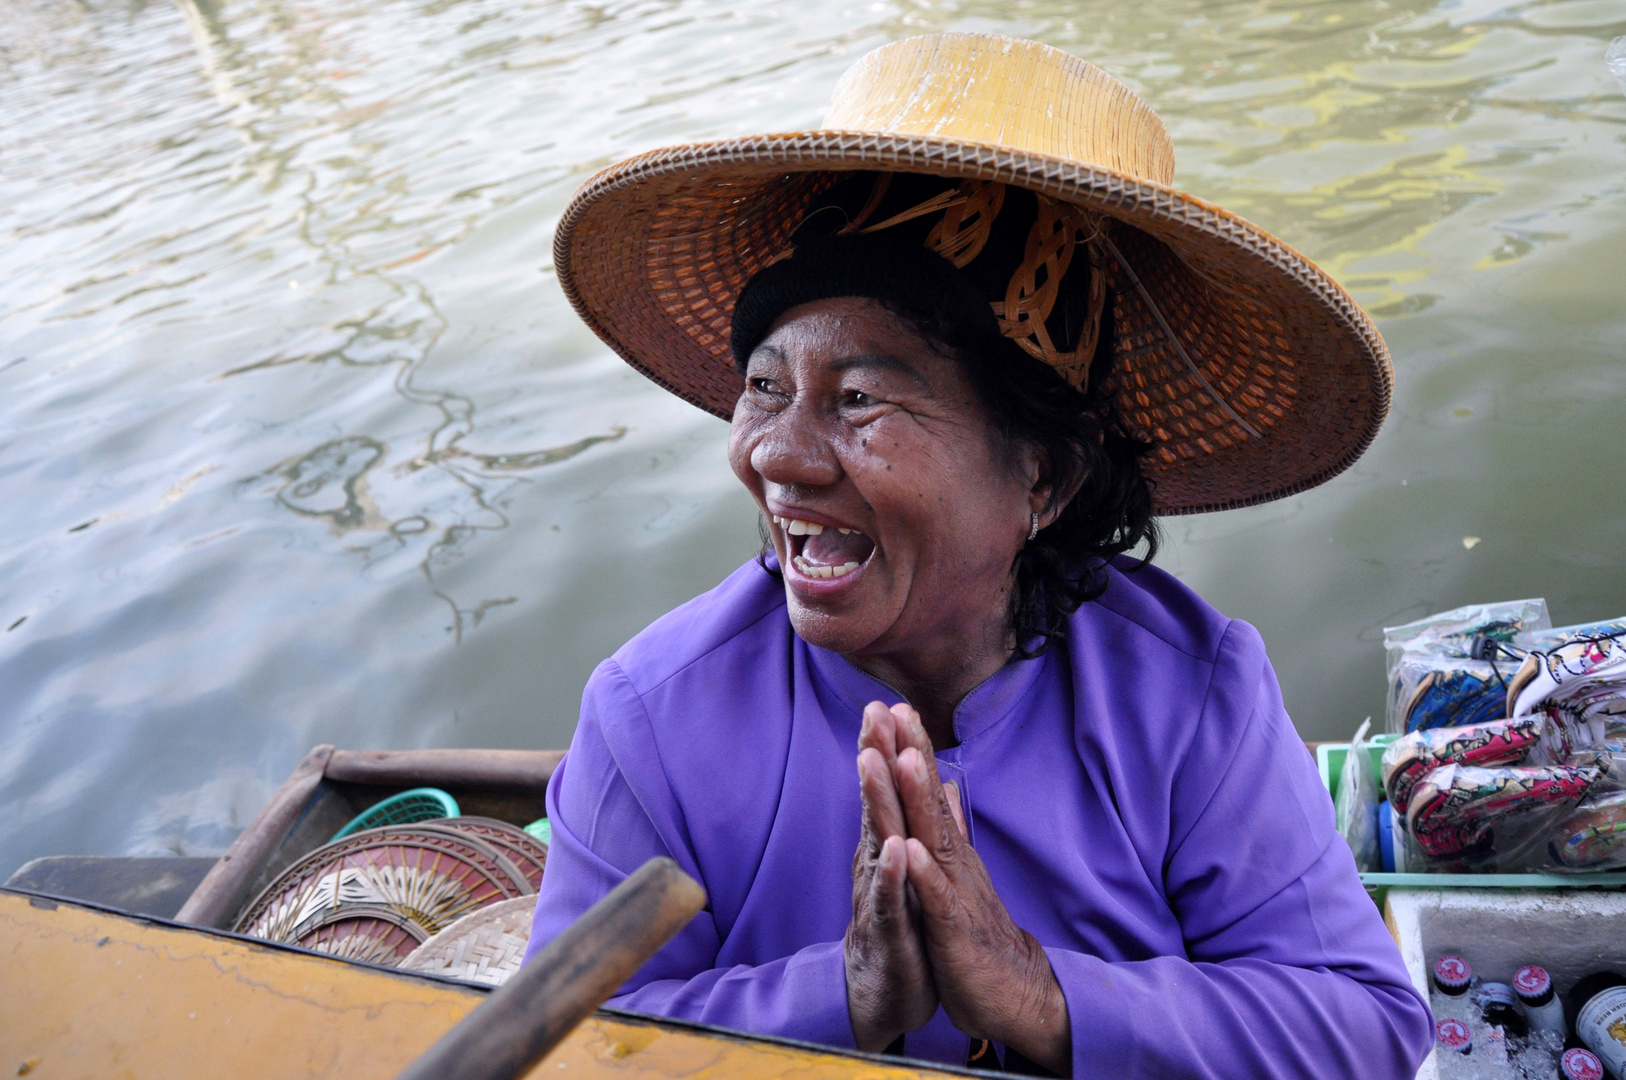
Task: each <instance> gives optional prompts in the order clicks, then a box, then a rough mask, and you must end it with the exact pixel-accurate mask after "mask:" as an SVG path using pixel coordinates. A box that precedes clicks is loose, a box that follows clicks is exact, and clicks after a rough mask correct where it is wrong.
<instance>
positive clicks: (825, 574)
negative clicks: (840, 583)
mask: <svg viewBox="0 0 1626 1080" xmlns="http://www.w3.org/2000/svg"><path fill="white" fill-rule="evenodd" d="M791 562H793V563H795V564H796V569H798V570H800V571H801V572H802V573H803V574H805V575H807V576H808V577H818V578H835V577H846V576H847V575H848V574H850V573H852V572H853V571H854V570H857V569H858V564H857V563H855V562H847V563H842V564H841V565H840V566H814V565H813V564H812V563H810V562H808V561H807V560H806V559H804V558H802V557H801V556H800V555H798V556H796V557H795V558H794V559H792V560H791Z"/></svg>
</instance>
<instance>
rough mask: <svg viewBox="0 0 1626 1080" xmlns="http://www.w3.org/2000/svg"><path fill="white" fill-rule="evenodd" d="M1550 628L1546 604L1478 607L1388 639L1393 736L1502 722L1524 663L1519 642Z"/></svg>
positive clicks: (1391, 632)
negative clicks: (1512, 680)
mask: <svg viewBox="0 0 1626 1080" xmlns="http://www.w3.org/2000/svg"><path fill="white" fill-rule="evenodd" d="M1551 625H1552V623H1551V620H1549V618H1548V616H1547V602H1546V601H1545V600H1540V599H1536V600H1515V601H1511V602H1508V603H1503V604H1475V605H1471V606H1468V607H1461V608H1457V609H1455V610H1453V611H1447V612H1443V613H1441V614H1439V615H1430V616H1429V617H1428V618H1426V619H1420V620H1418V621H1417V622H1413V623H1408V624H1406V625H1405V626H1397V627H1392V628H1390V629H1387V630H1385V631H1384V632H1383V643H1384V646H1385V648H1386V649H1387V650H1388V675H1389V699H1388V703H1387V706H1386V712H1385V724H1386V726H1387V728H1388V730H1389V731H1390V732H1392V733H1396V734H1398V733H1401V732H1407V731H1421V730H1429V729H1432V728H1441V727H1461V726H1463V725H1466V724H1477V723H1483V722H1485V721H1489V720H1499V719H1501V718H1502V717H1505V716H1507V715H1508V713H1507V680H1508V677H1509V676H1510V675H1511V674H1512V672H1513V671H1515V670H1517V668H1518V665H1519V663H1520V662H1521V661H1522V660H1523V658H1524V650H1523V649H1521V648H1519V647H1518V646H1517V645H1516V642H1517V640H1518V639H1519V637H1520V636H1521V635H1525V634H1529V633H1533V632H1536V631H1541V630H1546V629H1549V628H1550V627H1551Z"/></svg>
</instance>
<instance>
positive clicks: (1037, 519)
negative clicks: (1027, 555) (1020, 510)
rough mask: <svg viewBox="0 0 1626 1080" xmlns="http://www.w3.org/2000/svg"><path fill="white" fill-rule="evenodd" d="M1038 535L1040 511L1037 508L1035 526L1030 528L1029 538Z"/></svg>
mask: <svg viewBox="0 0 1626 1080" xmlns="http://www.w3.org/2000/svg"><path fill="white" fill-rule="evenodd" d="M1038 535H1039V512H1038V511H1037V510H1035V511H1034V512H1033V528H1031V529H1029V530H1028V539H1029V540H1033V539H1035V538H1037V537H1038Z"/></svg>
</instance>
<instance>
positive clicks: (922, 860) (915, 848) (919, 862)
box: [903, 836, 931, 869]
mask: <svg viewBox="0 0 1626 1080" xmlns="http://www.w3.org/2000/svg"><path fill="white" fill-rule="evenodd" d="M903 843H904V848H905V849H906V852H907V854H908V858H909V862H910V864H911V865H913V866H918V867H920V868H921V869H925V868H926V865H927V864H928V863H929V862H931V856H930V855H928V854H927V853H926V845H925V844H922V843H921V842H920V841H919V840H916V839H915V838H914V837H912V836H911V837H910V838H909V839H907V840H905V841H904V842H903Z"/></svg>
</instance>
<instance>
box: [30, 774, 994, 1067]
mask: <svg viewBox="0 0 1626 1080" xmlns="http://www.w3.org/2000/svg"><path fill="white" fill-rule="evenodd" d="M562 756H563V755H562V753H560V752H552V751H497V750H425V751H393V752H392V751H378V752H373V751H346V750H335V749H334V748H332V747H330V746H320V747H317V748H316V749H315V750H312V751H311V753H310V754H309V755H307V756H306V758H305V760H304V761H303V762H301V763H300V765H299V767H298V768H297V769H295V770H294V772H293V774H292V775H291V776H290V777H289V778H288V780H287V781H286V782H285V783H284V784H283V785H282V787H281V788H279V789H278V791H277V792H276V794H275V795H273V796H272V798H271V800H270V801H269V802H268V803H267V804H266V806H265V807H264V808H263V809H262V810H261V812H260V814H259V815H258V816H257V817H256V818H255V819H254V821H253V822H252V823H250V825H249V827H248V828H247V829H245V830H244V831H243V833H242V834H241V835H240V836H239V837H238V839H237V841H236V842H235V843H234V844H233V845H232V846H231V848H230V849H229V850H228V851H227V852H226V853H225V855H223V856H222V857H221V858H220V859H219V860H214V861H209V860H192V859H179V858H177V859H173V860H171V859H109V858H102V859H89V858H64V859H57V860H37V861H36V862H35V863H34V864H30V866H29V867H25V868H24V870H23V871H21V872H19V874H18V875H16V876H14V877H13V879H12V882H10V883H8V884H7V886H5V887H3V888H0V957H3V958H4V960H5V972H6V974H5V976H4V979H3V981H0V1068H10V1069H13V1070H15V1072H14V1075H18V1076H39V1077H53V1078H54V1077H75V1078H77V1077H83V1078H87V1080H88V1078H98V1080H100V1078H103V1077H131V1078H145V1077H166V1078H167V1077H174V1076H202V1075H221V1076H230V1077H233V1078H234V1080H254V1078H257V1077H262V1076H263V1077H267V1078H270V1077H277V1078H279V1080H286V1078H290V1077H344V1078H346V1080H366V1078H372V1077H378V1078H381V1080H382V1078H387V1077H395V1076H398V1075H402V1076H406V1075H410V1076H413V1077H420V1076H457V1077H460V1078H473V1077H482V1078H496V1077H498V1076H519V1075H528V1076H531V1077H544V1076H546V1077H553V1076H570V1077H598V1076H604V1077H609V1076H612V1075H613V1076H614V1077H616V1078H617V1080H642V1078H646V1077H647V1078H649V1080H667V1078H675V1077H679V1076H681V1077H683V1078H685V1080H710V1078H723V1077H726V1078H728V1080H752V1078H757V1077H761V1078H762V1080H769V1078H787V1077H794V1076H798V1075H807V1076H812V1075H817V1076H820V1077H828V1078H831V1080H846V1078H851V1080H860V1078H861V1080H925V1078H929V1077H938V1076H951V1075H956V1074H959V1073H962V1072H966V1073H969V1071H967V1070H952V1069H942V1068H938V1067H934V1066H931V1065H926V1064H921V1063H910V1062H903V1061H900V1060H898V1059H882V1058H879V1057H876V1056H871V1055H863V1054H852V1053H843V1052H840V1051H834V1050H830V1049H827V1048H822V1047H815V1046H810V1045H805V1044H799V1043H794V1042H790V1041H786V1040H778V1039H768V1038H758V1037H751V1036H746V1035H741V1034H739V1033H735V1032H727V1031H723V1030H720V1029H714V1028H708V1027H704V1026H701V1025H694V1024H686V1023H682V1022H677V1021H668V1020H658V1019H654V1018H649V1017H641V1016H636V1015H634V1014H630V1013H622V1012H617V1011H614V1010H599V1011H598V1012H596V1013H593V1015H590V1016H589V1015H587V1014H588V1013H592V1012H593V1009H594V1007H595V1006H597V1005H598V1004H599V1003H600V1002H602V1001H603V1000H604V998H605V997H606V996H607V995H608V994H609V993H611V992H612V991H613V989H614V987H615V986H616V985H619V983H620V982H621V981H622V980H624V979H625V977H626V975H627V974H630V973H631V971H632V970H636V968H637V967H638V966H640V965H641V964H642V963H643V959H645V958H647V956H648V955H651V954H652V953H653V952H654V951H655V949H657V948H658V947H659V945H660V944H661V943H662V942H664V941H665V940H666V938H667V937H668V936H669V935H670V934H671V933H675V932H676V930H677V929H678V928H679V927H681V925H682V924H683V923H684V922H686V921H687V919H688V918H689V916H690V915H692V913H693V911H694V910H695V909H696V908H697V907H698V905H699V904H700V903H701V902H703V893H701V892H700V891H699V889H698V887H697V886H695V885H694V884H693V883H692V882H688V879H687V878H683V875H682V874H681V873H680V872H678V871H677V869H676V867H675V866H673V865H672V864H670V863H666V867H667V868H669V869H668V870H666V871H661V870H660V869H659V868H654V864H651V866H650V867H646V868H645V871H652V870H653V873H651V874H646V872H645V871H640V872H639V874H637V875H634V878H635V879H639V878H648V879H650V880H646V881H644V882H643V883H642V884H638V883H636V882H634V881H631V880H629V882H628V883H627V885H624V886H623V888H622V889H619V890H617V893H622V892H624V891H625V892H627V894H628V896H633V900H632V902H631V906H628V904H626V903H623V904H622V905H621V908H620V909H619V911H618V912H616V911H612V912H610V913H609V914H608V915H607V916H604V917H603V918H600V919H599V921H598V923H596V924H595V923H594V919H595V916H596V915H600V914H602V909H607V908H614V907H615V904H614V903H612V901H614V900H615V898H616V894H614V893H613V894H611V897H609V898H606V901H604V902H603V903H601V904H600V905H599V907H597V908H595V909H594V910H593V911H591V912H589V913H588V915H587V916H585V917H584V918H583V920H582V922H580V923H578V924H577V926H576V927H573V928H572V929H571V931H568V932H567V935H566V937H567V938H570V935H572V934H576V935H577V936H576V937H574V938H570V940H568V941H567V940H565V939H563V938H562V939H561V940H560V942H556V943H555V945H556V946H558V947H559V948H558V949H555V950H554V952H555V954H556V955H554V956H553V957H552V959H551V961H550V958H549V957H548V956H546V955H544V956H540V957H538V958H537V961H536V962H534V963H533V964H531V965H527V967H526V968H525V969H523V971H522V972H521V973H520V975H517V976H515V977H514V978H513V979H511V980H510V982H509V983H508V984H507V985H506V986H504V987H503V988H502V989H500V990H496V991H493V990H491V989H490V988H488V987H484V986H477V985H474V984H469V983H461V982H458V981H455V980H451V979H444V978H439V977H436V976H433V975H424V974H416V973H410V972H404V971H401V970H398V969H395V968H388V967H380V966H376V965H372V964H366V963H360V962H357V961H354V960H347V959H342V958H338V957H333V956H327V955H323V954H320V953H315V952H311V951H308V950H305V949H300V948H295V947H292V946H288V945H281V944H276V943H272V942H266V941H261V940H258V939H255V938H250V937H246V936H244V935H241V934H236V933H232V932H230V931H229V930H227V929H225V928H226V927H229V926H231V925H233V924H234V922H235V920H236V918H237V916H238V914H239V913H240V912H241V911H242V910H243V909H244V907H245V906H246V905H247V904H249V902H250V901H251V900H252V899H253V897H254V896H255V895H256V894H257V893H258V892H259V891H260V890H261V889H262V888H264V886H265V885H266V884H268V883H269V882H270V881H271V880H272V879H273V878H275V876H276V875H277V874H278V873H279V872H281V870H282V869H283V868H285V867H287V866H289V865H291V864H292V863H294V862H295V861H296V860H297V859H299V858H300V857H301V856H302V855H304V854H306V853H307V852H309V851H312V850H314V849H315V848H316V847H318V846H319V845H321V844H322V843H324V842H326V840H327V839H328V838H329V837H331V836H332V835H333V833H334V832H335V831H336V830H337V829H338V828H340V827H341V826H343V825H344V824H345V823H346V821H348V820H349V819H350V817H352V816H353V815H354V814H356V813H358V812H360V811H361V810H364V809H366V808H367V807H369V806H371V805H373V804H374V803H376V802H378V801H379V800H381V799H383V798H386V797H388V796H389V795H392V794H395V793H396V792H399V791H402V790H406V789H408V788H413V787H420V786H424V785H432V786H435V787H440V788H443V789H445V790H447V791H449V792H451V793H452V794H453V795H454V796H455V797H456V798H457V800H458V802H459V803H460V805H462V806H463V807H464V808H465V810H467V811H468V812H470V813H477V814H480V815H483V816H488V817H494V818H497V819H499V820H503V821H508V822H510V823H513V824H521V825H522V824H525V823H526V822H529V821H531V820H534V819H535V818H537V817H540V816H542V813H543V803H542V800H543V790H544V788H545V786H546V784H547V781H548V778H549V777H550V776H551V774H552V772H553V769H554V768H555V766H557V764H558V762H559V759H560V758H561V757H562ZM657 862H664V860H657ZM662 873H665V874H666V877H665V878H664V879H661V880H662V881H664V884H661V883H660V882H656V881H655V880H654V879H656V878H659V877H660V875H661V874H662ZM676 879H682V882H684V883H687V885H686V887H687V888H689V889H690V890H692V892H693V896H692V897H690V898H689V899H688V900H687V901H684V902H677V901H674V900H673V899H672V897H673V896H674V895H676V892H674V889H676V890H677V891H681V886H674V885H673V882H674V881H675V880H676ZM632 886H636V887H635V888H631V889H630V890H629V887H632ZM646 886H653V887H652V888H646ZM638 889H644V893H642V894H638ZM663 889H664V890H665V891H664V892H663V891H662V890H663ZM48 894H55V895H48ZM70 894H77V895H76V896H75V895H70ZM634 894H637V895H643V896H644V899H645V900H646V901H647V902H644V903H643V905H642V906H641V907H640V906H639V901H638V899H637V895H634ZM183 898H184V899H183ZM625 899H626V898H625V897H623V900H625ZM680 899H681V898H680ZM684 903H689V904H691V905H692V906H689V907H686V908H685V907H684V906H683V904H684ZM177 907H178V910H177ZM172 914H173V915H174V917H173V918H170V917H167V916H169V915H172ZM605 918H609V919H615V918H619V919H620V920H621V922H620V924H619V925H611V924H609V923H606V922H605V921H604V920H605ZM589 924H592V925H589ZM653 924H661V925H660V926H659V927H658V928H656V929H651V926H652V925H653ZM578 932H579V933H578ZM640 936H641V937H642V938H643V939H644V940H642V941H636V942H635V941H633V939H635V938H639V937H640ZM601 954H602V956H603V957H605V958H607V959H606V960H605V962H604V963H603V964H597V965H596V966H595V964H594V963H584V960H583V958H584V957H588V958H593V959H595V960H596V958H598V957H599V956H600V955H601ZM618 964H619V967H618V966H617V965H618ZM549 972H553V975H552V976H550V975H549ZM532 974H535V975H536V978H533V979H531V980H530V985H529V986H519V985H517V984H519V983H521V982H522V981H524V980H525V979H526V978H527V977H528V976H530V975H532ZM595 978H596V982H595V981H594V980H595ZM527 993H528V994H530V995H531V996H530V998H528V999H525V998H523V995H524V994H527ZM500 1000H501V1001H506V1005H500V1004H499V1001H500ZM482 1004H484V1005H486V1006H487V1007H486V1008H484V1009H481V1010H480V1011H478V1012H476V1009H477V1007H479V1006H481V1005H482ZM482 1017H484V1018H485V1019H484V1020H482ZM583 1017H585V1019H583ZM482 1024H483V1025H484V1026H483V1028H482ZM504 1025H506V1027H505V1026H504ZM482 1039H483V1040H484V1044H483V1046H484V1049H482V1043H481V1040H482ZM459 1040H461V1041H459ZM527 1040H528V1041H527ZM522 1043H523V1044H526V1045H527V1046H529V1047H530V1048H531V1049H532V1050H534V1051H535V1052H536V1053H544V1052H545V1053H546V1056H545V1057H543V1058H542V1059H541V1061H540V1062H537V1063H535V1064H534V1065H533V1064H531V1063H532V1062H534V1061H535V1057H534V1056H533V1057H528V1058H526V1057H525V1056H524V1055H523V1054H521V1055H519V1056H518V1057H515V1055H514V1054H512V1053H508V1051H509V1050H511V1049H512V1047H513V1046H516V1045H519V1044H522ZM505 1054H507V1056H508V1057H509V1058H512V1059H513V1060H510V1061H508V1062H506V1063H504V1062H497V1061H494V1060H489V1059H494V1058H496V1057H502V1056H504V1055H505ZM437 1055H438V1056H437ZM522 1059H523V1060H522ZM448 1062H452V1063H454V1064H452V1065H450V1066H449V1065H448ZM403 1070H406V1072H405V1073H403ZM973 1075H974V1074H973Z"/></svg>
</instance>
